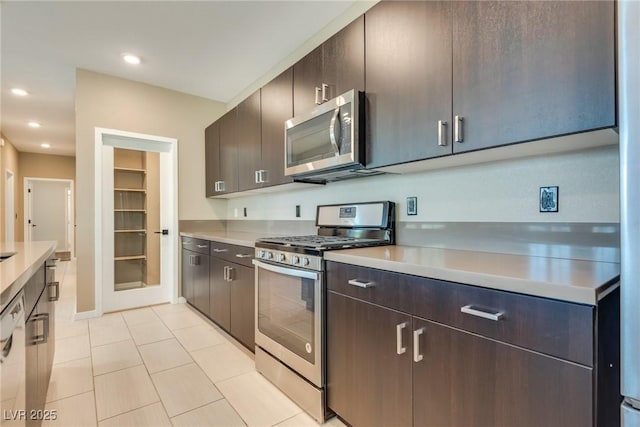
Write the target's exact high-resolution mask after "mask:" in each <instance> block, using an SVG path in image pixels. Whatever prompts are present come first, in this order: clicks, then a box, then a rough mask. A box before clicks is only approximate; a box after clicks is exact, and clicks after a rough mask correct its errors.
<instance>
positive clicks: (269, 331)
mask: <svg viewBox="0 0 640 427" xmlns="http://www.w3.org/2000/svg"><path fill="white" fill-rule="evenodd" d="M253 263H254V265H255V267H256V268H255V275H256V344H257V345H259V346H260V347H262V348H263V349H264V350H266V351H268V352H269V353H271V354H272V355H273V356H274V357H276V358H278V359H279V360H280V361H281V362H283V363H284V364H286V365H288V366H289V367H290V368H292V369H293V370H294V371H296V372H298V374H300V375H302V376H303V377H305V378H306V379H307V380H308V381H310V382H312V383H314V384H315V385H316V386H318V387H322V386H323V380H324V378H323V376H322V364H323V360H322V357H323V348H322V321H323V318H322V312H323V304H324V302H323V296H322V273H319V272H316V271H310V270H301V269H297V268H289V267H280V266H277V265H273V264H268V263H265V262H262V261H257V260H254V261H253Z"/></svg>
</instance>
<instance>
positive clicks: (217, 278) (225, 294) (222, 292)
mask: <svg viewBox="0 0 640 427" xmlns="http://www.w3.org/2000/svg"><path fill="white" fill-rule="evenodd" d="M210 259H211V266H210V270H209V289H210V294H209V298H210V300H209V301H210V317H211V319H212V320H213V321H214V322H216V323H217V324H218V325H220V326H221V327H222V328H223V329H224V330H226V331H229V329H230V325H231V320H230V310H229V305H230V303H231V300H230V289H229V282H227V281H226V280H225V279H224V267H225V265H227V264H228V263H227V262H226V261H224V260H222V259H220V258H217V257H211V258H210Z"/></svg>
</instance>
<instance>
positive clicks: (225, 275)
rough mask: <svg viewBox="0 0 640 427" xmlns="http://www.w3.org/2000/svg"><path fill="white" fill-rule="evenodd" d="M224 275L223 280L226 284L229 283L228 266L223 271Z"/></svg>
mask: <svg viewBox="0 0 640 427" xmlns="http://www.w3.org/2000/svg"><path fill="white" fill-rule="evenodd" d="M222 271H223V273H222V278H223V279H224V281H225V282H228V281H229V267H227V266H226V265H225V266H224V268H223V269H222Z"/></svg>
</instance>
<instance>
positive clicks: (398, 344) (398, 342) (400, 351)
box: [396, 322, 407, 354]
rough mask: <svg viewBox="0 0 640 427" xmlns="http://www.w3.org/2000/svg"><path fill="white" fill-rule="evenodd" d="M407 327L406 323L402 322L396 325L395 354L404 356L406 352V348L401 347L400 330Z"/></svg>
mask: <svg viewBox="0 0 640 427" xmlns="http://www.w3.org/2000/svg"><path fill="white" fill-rule="evenodd" d="M406 327H407V322H402V323H400V324H399V325H396V353H397V354H404V353H406V352H407V347H403V346H402V330H403V329H404V328H406Z"/></svg>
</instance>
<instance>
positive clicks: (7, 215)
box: [4, 170, 16, 242]
mask: <svg viewBox="0 0 640 427" xmlns="http://www.w3.org/2000/svg"><path fill="white" fill-rule="evenodd" d="M4 188H5V192H4V197H5V199H4V210H5V212H4V230H5V231H4V240H5V242H13V241H14V240H15V224H16V222H15V221H16V220H15V216H16V210H15V206H14V200H15V175H14V173H13V172H12V171H10V170H7V171H6V175H5V185H4Z"/></svg>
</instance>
